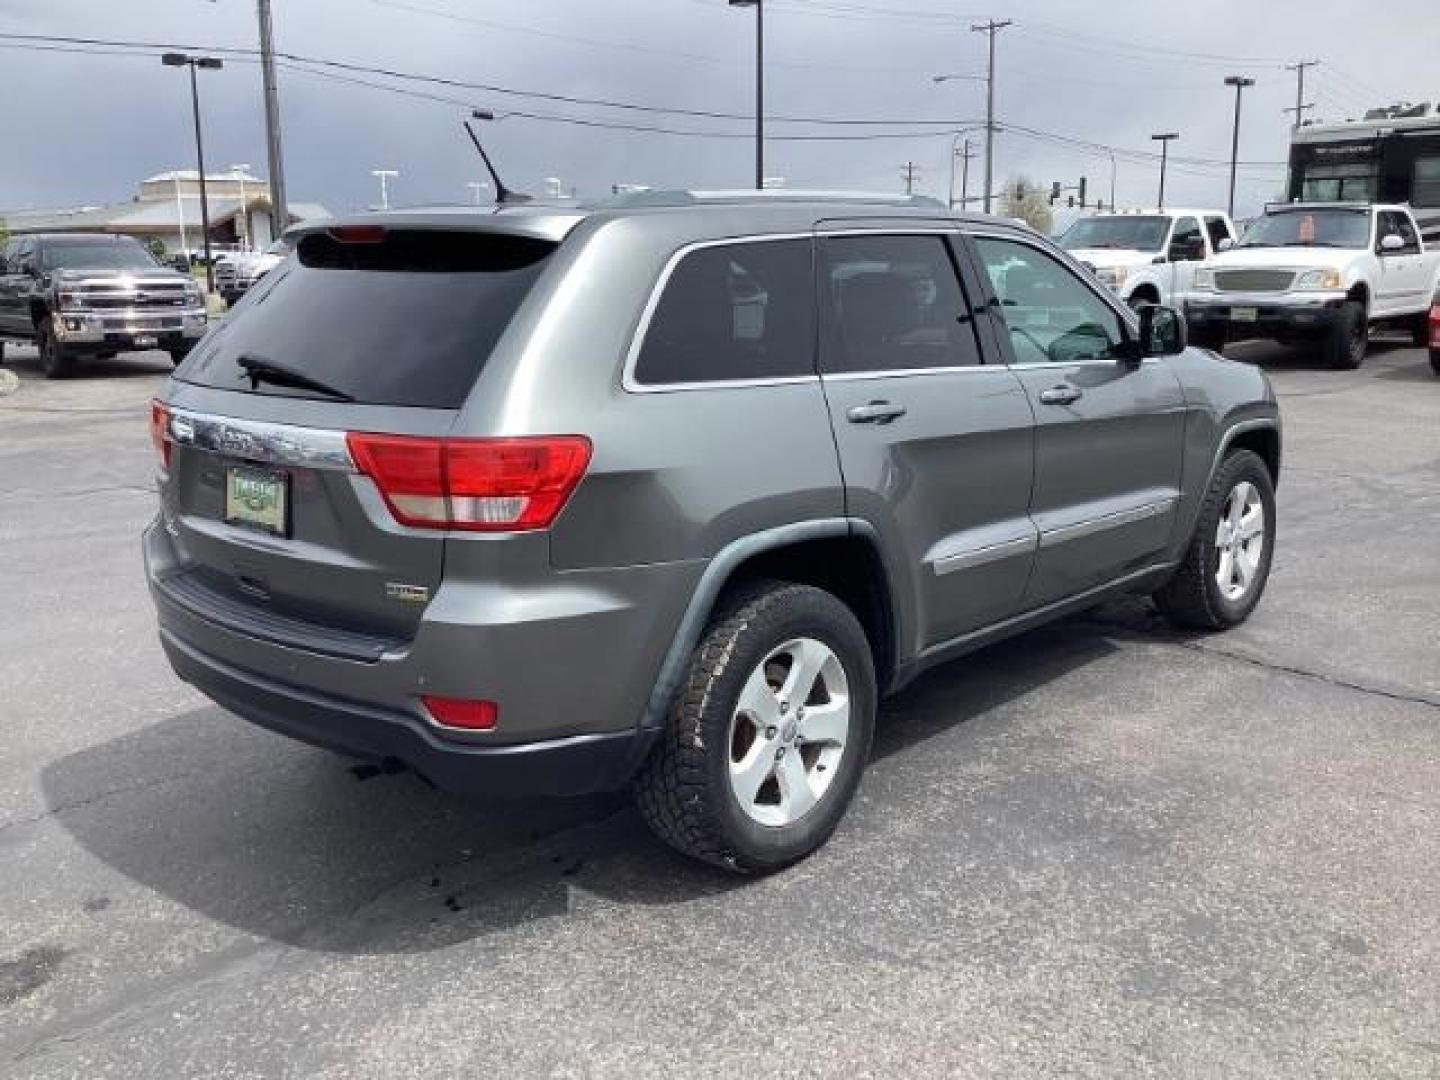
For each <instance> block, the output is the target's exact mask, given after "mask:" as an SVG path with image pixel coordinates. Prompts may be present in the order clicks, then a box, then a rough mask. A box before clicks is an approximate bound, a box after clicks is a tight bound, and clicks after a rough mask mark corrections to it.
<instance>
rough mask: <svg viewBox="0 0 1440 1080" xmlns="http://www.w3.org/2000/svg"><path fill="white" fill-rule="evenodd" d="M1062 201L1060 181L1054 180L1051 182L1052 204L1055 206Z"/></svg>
mask: <svg viewBox="0 0 1440 1080" xmlns="http://www.w3.org/2000/svg"><path fill="white" fill-rule="evenodd" d="M1059 201H1060V181H1059V180H1054V181H1051V183H1050V205H1051V206H1054V205H1055V204H1056V203H1057V202H1059Z"/></svg>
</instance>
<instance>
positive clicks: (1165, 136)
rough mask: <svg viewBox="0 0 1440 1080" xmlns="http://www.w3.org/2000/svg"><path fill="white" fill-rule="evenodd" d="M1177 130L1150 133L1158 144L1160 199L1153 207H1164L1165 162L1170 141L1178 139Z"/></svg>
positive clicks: (1162, 208)
mask: <svg viewBox="0 0 1440 1080" xmlns="http://www.w3.org/2000/svg"><path fill="white" fill-rule="evenodd" d="M1179 137H1180V133H1179V132H1178V131H1166V132H1162V133H1161V134H1159V135H1151V136H1150V138H1151V139H1153V140H1154V141H1155V142H1158V143H1159V144H1160V200H1159V201H1158V202H1157V203H1156V204H1155V209H1157V210H1164V209H1165V162H1166V160H1167V159H1168V158H1169V150H1170V143H1171V141H1172V140H1174V139H1178V138H1179Z"/></svg>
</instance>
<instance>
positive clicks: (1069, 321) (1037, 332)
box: [975, 238, 1124, 364]
mask: <svg viewBox="0 0 1440 1080" xmlns="http://www.w3.org/2000/svg"><path fill="white" fill-rule="evenodd" d="M975 247H976V249H977V250H978V251H979V253H980V260H981V263H982V264H983V265H984V267H985V272H986V273H987V274H988V275H989V277H990V282H991V284H992V286H993V287H994V289H995V295H996V296H997V297H998V298H999V300H1000V312H1001V314H1002V316H1003V317H1004V320H1005V325H1006V327H1007V328H1008V329H1009V331H1010V343H1011V346H1012V347H1013V349H1014V353H1015V362H1016V363H1019V364H1072V363H1077V362H1079V361H1082V360H1096V359H1102V358H1106V357H1108V356H1109V355H1110V353H1111V350H1112V349H1113V348H1114V347H1115V346H1116V345H1118V344H1120V342H1121V341H1123V340H1124V331H1123V329H1122V323H1121V320H1120V316H1119V315H1118V314H1117V313H1116V312H1115V310H1114V309H1113V308H1111V307H1110V305H1109V304H1107V303H1105V301H1104V300H1102V299H1101V298H1100V297H1099V296H1098V295H1097V294H1096V293H1095V291H1094V290H1093V289H1091V288H1090V287H1089V286H1088V285H1086V284H1085V282H1084V281H1082V280H1081V279H1080V278H1079V277H1078V276H1077V275H1076V274H1075V273H1074V272H1073V271H1071V270H1070V269H1069V268H1068V267H1066V266H1064V265H1063V264H1061V263H1060V262H1059V261H1058V260H1056V259H1053V258H1051V257H1050V256H1049V255H1046V254H1044V253H1043V252H1041V251H1039V250H1038V249H1036V248H1033V247H1031V246H1029V245H1028V244H1019V243H1015V242H1014V241H1010V240H992V239H985V238H977V239H976V241H975Z"/></svg>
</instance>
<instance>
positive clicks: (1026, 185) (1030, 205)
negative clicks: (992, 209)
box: [1000, 176, 1055, 234]
mask: <svg viewBox="0 0 1440 1080" xmlns="http://www.w3.org/2000/svg"><path fill="white" fill-rule="evenodd" d="M1000 213H1001V214H1002V215H1003V216H1005V217H1012V218H1019V219H1020V220H1021V221H1023V222H1025V224H1027V225H1029V226H1030V227H1031V228H1032V229H1034V230H1035V231H1036V232H1042V233H1047V234H1048V233H1049V232H1050V227H1051V226H1052V225H1053V224H1054V223H1055V215H1054V214H1052V213H1051V212H1050V200H1049V197H1048V194H1047V193H1046V192H1045V191H1043V190H1041V188H1040V186H1039V185H1038V184H1036V183H1035V182H1034V181H1033V180H1031V179H1030V178H1029V177H1027V176H1012V177H1011V178H1010V179H1009V180H1007V181H1005V193H1004V195H1002V196H1001V199H1000Z"/></svg>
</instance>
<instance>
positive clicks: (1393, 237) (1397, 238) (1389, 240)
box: [1380, 232, 1405, 251]
mask: <svg viewBox="0 0 1440 1080" xmlns="http://www.w3.org/2000/svg"><path fill="white" fill-rule="evenodd" d="M1380 250H1381V251H1404V250H1405V238H1404V237H1403V236H1401V235H1400V234H1399V233H1393V232H1392V233H1389V234H1387V235H1386V236H1385V237H1384V238H1383V239H1382V240H1381V241H1380Z"/></svg>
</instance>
